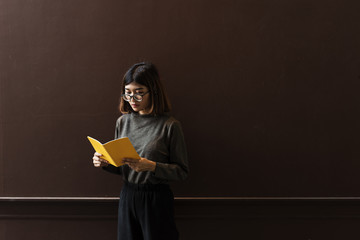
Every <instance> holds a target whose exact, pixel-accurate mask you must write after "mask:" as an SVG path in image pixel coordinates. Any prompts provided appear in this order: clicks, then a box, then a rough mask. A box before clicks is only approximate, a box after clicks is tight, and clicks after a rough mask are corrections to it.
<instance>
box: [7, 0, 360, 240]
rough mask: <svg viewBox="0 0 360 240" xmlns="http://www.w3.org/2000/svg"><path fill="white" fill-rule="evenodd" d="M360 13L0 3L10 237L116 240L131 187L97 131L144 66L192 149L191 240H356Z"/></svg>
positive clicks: (255, 1) (104, 133) (300, 4)
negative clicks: (124, 188)
mask: <svg viewBox="0 0 360 240" xmlns="http://www.w3.org/2000/svg"><path fill="white" fill-rule="evenodd" d="M359 7H360V4H359V2H358V1H355V0H327V1H324V0H321V1H311V0H293V1H288V0H273V1H261V0H251V1H250V0H222V1H209V0H208V1H205V0H191V1H176V0H174V1H168V0H159V1H150V0H137V1H119V0H107V1H100V0H76V1H74V0H61V1H46V0H2V1H0V239H4V240H18V239H24V238H26V239H31V240H32V239H52V240H56V239H98V238H101V239H114V238H115V235H116V204H117V200H116V199H113V198H109V197H117V196H118V194H119V191H120V188H121V180H120V179H119V177H117V176H115V175H110V174H108V173H106V172H103V171H101V170H99V169H95V168H94V167H93V166H92V164H91V157H92V154H93V150H92V148H91V146H90V145H89V143H88V142H87V139H86V136H87V135H90V136H93V137H95V138H98V139H100V140H102V141H108V140H110V139H112V138H113V132H114V125H115V121H116V119H117V117H118V116H119V114H118V111H117V104H118V99H119V92H120V89H119V87H120V79H121V77H122V75H123V74H124V72H125V71H126V69H127V68H128V67H129V66H131V65H132V64H133V63H135V62H138V61H142V60H148V61H152V62H154V63H155V64H156V65H157V66H158V68H159V70H160V73H161V77H162V79H163V82H164V84H165V86H166V88H167V90H168V92H169V96H170V98H171V100H172V103H173V106H174V111H173V115H174V116H175V117H176V118H178V119H179V120H180V121H181V122H182V124H183V128H184V132H185V136H186V141H187V145H188V149H189V157H190V163H191V175H190V177H189V179H188V180H187V181H185V182H182V183H175V184H173V188H174V192H175V195H176V196H177V197H184V196H187V197H190V198H177V200H176V201H175V208H176V220H177V223H178V227H179V229H180V232H181V234H182V236H183V239H187V240H189V239H219V238H224V239H239V237H242V238H244V239H277V240H278V239H295V240H296V239H326V240H329V239H359V237H360V236H359V233H358V230H357V228H358V225H359V219H360V215H359V213H360V210H359V206H360V205H359V199H360V198H357V197H360V192H359V188H358V182H359V181H360V175H359V174H358V169H359V167H360V161H359V158H360V150H359V147H358V145H359V138H358V136H359V135H360V127H359V122H360V121H359V120H360V111H359V107H358V105H359V97H358V92H359V87H360V72H359V66H360V57H359V56H360V28H359V26H358V23H359V20H360V17H359V16H360V15H359V11H358V9H359ZM199 196H201V197H209V196H213V197H261V198H259V199H257V198H250V199H247V198H238V199H230V200H229V199H226V198H221V199H216V198H215V199H214V198H207V199H203V200H201V199H200V200H198V199H196V198H194V197H199ZM339 196H340V197H344V198H343V199H340V200H339V199H336V198H333V197H339ZM17 197H20V200H19V198H17ZM22 197H24V198H22ZM29 197H36V198H29ZM37 197H55V198H53V199H52V200H44V199H42V200H41V199H39V198H37ZM61 197H105V198H104V199H102V200H96V199H94V198H85V199H80V200H79V199H78V200H74V199H73V200H64V199H63V198H61ZM269 197H304V198H296V199H293V198H282V199H277V200H276V199H275V200H274V199H272V198H269ZM311 197H324V198H321V199H316V198H315V200H314V198H311ZM327 197H330V198H327Z"/></svg>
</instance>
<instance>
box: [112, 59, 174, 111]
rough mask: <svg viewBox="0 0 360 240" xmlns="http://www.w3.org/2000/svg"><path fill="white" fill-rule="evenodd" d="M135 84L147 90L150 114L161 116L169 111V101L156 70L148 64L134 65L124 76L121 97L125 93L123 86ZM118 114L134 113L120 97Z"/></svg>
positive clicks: (152, 65)
mask: <svg viewBox="0 0 360 240" xmlns="http://www.w3.org/2000/svg"><path fill="white" fill-rule="evenodd" d="M132 82H135V83H138V84H141V85H144V86H146V87H147V88H148V90H149V94H150V110H149V112H150V114H152V115H161V114H164V113H165V112H169V111H170V110H171V105H170V102H169V99H168V98H167V96H166V93H165V90H164V87H163V85H162V84H161V82H160V77H159V73H158V70H157V69H156V67H155V65H154V64H152V63H149V62H141V63H136V64H134V65H133V66H132V67H131V68H130V69H129V70H128V71H127V72H126V73H125V75H124V78H123V81H122V86H121V95H122V94H124V93H125V86H126V85H128V84H130V83H132ZM119 108H120V112H121V113H123V114H125V113H130V112H134V110H133V109H132V108H131V106H130V104H129V103H128V102H127V101H125V100H124V99H123V98H122V97H121V98H120V107H119Z"/></svg>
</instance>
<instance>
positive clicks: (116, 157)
mask: <svg viewBox="0 0 360 240" xmlns="http://www.w3.org/2000/svg"><path fill="white" fill-rule="evenodd" d="M87 138H88V139H89V141H90V143H91V145H92V146H93V148H94V149H95V151H96V152H98V153H101V154H102V155H103V156H101V158H103V159H105V160H107V161H108V162H109V163H110V164H112V165H114V166H115V167H119V166H121V165H124V163H123V162H122V160H123V158H133V159H140V156H139V154H137V152H136V150H135V148H134V146H133V145H132V144H131V142H130V140H129V138H127V137H124V138H119V139H115V140H112V141H109V142H107V143H104V144H102V143H101V142H99V141H98V140H96V139H95V138H92V137H89V136H88V137H87Z"/></svg>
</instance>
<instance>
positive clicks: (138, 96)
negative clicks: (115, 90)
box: [134, 94, 142, 102]
mask: <svg viewBox="0 0 360 240" xmlns="http://www.w3.org/2000/svg"><path fill="white" fill-rule="evenodd" d="M134 99H135V101H138V102H140V101H141V100H142V96H141V95H137V94H135V95H134Z"/></svg>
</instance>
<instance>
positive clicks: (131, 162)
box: [123, 158, 156, 172]
mask: <svg viewBox="0 0 360 240" xmlns="http://www.w3.org/2000/svg"><path fill="white" fill-rule="evenodd" d="M123 162H124V163H125V164H127V165H128V166H129V167H131V168H132V169H133V170H135V171H136V172H144V171H151V172H154V171H155V168H156V162H154V161H151V160H149V159H146V158H140V159H132V158H124V159H123Z"/></svg>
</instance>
